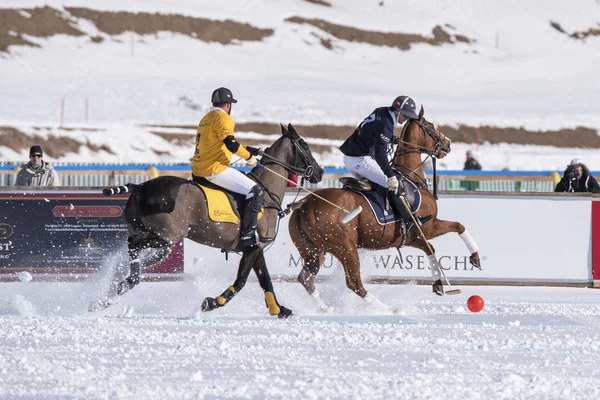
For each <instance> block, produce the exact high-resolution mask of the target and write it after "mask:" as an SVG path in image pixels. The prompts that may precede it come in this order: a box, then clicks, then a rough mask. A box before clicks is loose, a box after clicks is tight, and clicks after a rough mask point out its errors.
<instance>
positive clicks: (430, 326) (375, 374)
mask: <svg viewBox="0 0 600 400" xmlns="http://www.w3.org/2000/svg"><path fill="white" fill-rule="evenodd" d="M233 273H234V271H231V275H232V278H233ZM226 285H227V280H221V281H218V282H217V281H216V280H214V279H207V278H206V277H202V278H201V277H198V278H197V279H196V281H193V282H192V281H189V282H172V283H143V284H141V285H140V286H139V287H138V288H136V289H134V291H133V292H132V293H129V294H128V295H126V296H124V297H123V298H122V300H121V302H120V303H119V304H117V305H115V306H113V307H112V308H110V309H108V310H105V311H104V312H103V313H102V314H89V313H88V312H87V311H86V308H87V303H88V301H89V300H90V299H92V298H93V297H94V296H95V294H96V293H97V291H98V289H97V287H98V284H97V283H36V282H35V280H34V281H33V282H30V283H4V284H1V285H0V336H1V337H2V341H1V344H0V398H1V399H263V398H269V399H284V398H285V399H328V398H335V399H367V398H368V399H383V398H385V399H434V398H448V399H593V398H600V387H599V386H598V382H597V377H596V375H597V374H596V373H595V369H596V367H597V365H598V356H599V355H600V326H599V324H600V302H599V301H598V299H599V296H600V292H599V291H597V290H594V289H584V288H537V287H528V288H515V287H468V286H465V287H462V289H463V294H461V295H457V296H445V297H443V298H439V297H436V296H434V295H433V294H432V293H431V288H430V286H417V285H402V286H394V285H368V286H367V288H368V290H370V291H372V292H373V293H374V294H375V295H377V296H378V297H379V298H380V299H382V300H384V301H386V302H387V303H388V304H389V305H392V306H394V307H397V308H398V309H399V313H398V314H394V315H392V314H382V313H380V312H376V311H374V310H371V309H369V308H368V307H367V306H366V304H365V303H364V302H363V301H362V300H361V299H359V298H357V297H356V296H354V295H352V294H350V293H349V292H348V291H347V290H346V289H345V288H344V287H343V278H342V276H337V277H336V278H335V279H334V280H332V281H330V282H329V283H327V284H321V288H322V296H323V298H324V299H325V300H327V301H329V302H330V303H331V304H333V305H334V306H335V311H334V312H333V313H332V314H330V315H320V314H318V313H317V312H316V309H315V307H314V306H313V304H312V300H311V299H310V298H309V297H308V296H307V295H306V294H305V293H303V289H302V288H301V287H300V285H299V284H292V283H278V284H276V291H277V295H278V297H279V301H280V303H281V304H283V305H285V306H288V307H290V308H292V309H293V311H294V313H295V316H294V317H293V318H291V319H289V320H278V319H277V318H274V317H270V316H268V314H267V310H266V308H265V307H264V302H263V296H262V293H261V290H260V288H259V287H258V284H257V283H256V282H254V281H251V282H248V285H247V286H246V288H245V289H244V290H243V291H242V292H241V293H240V294H239V295H238V296H237V297H235V298H234V299H233V300H232V302H231V303H230V304H229V305H228V306H227V307H226V308H223V309H220V310H216V311H215V312H212V313H208V314H206V313H199V312H197V310H196V308H197V307H198V306H199V304H200V302H201V301H202V299H203V298H204V297H205V296H214V295H217V294H219V293H220V292H221V291H222V290H223V289H225V287H226ZM472 294H479V295H481V296H482V297H483V298H484V299H485V301H486V306H485V308H484V310H483V311H482V312H480V313H477V314H474V313H471V312H469V311H468V309H467V308H466V299H467V298H468V297H469V296H470V295H472Z"/></svg>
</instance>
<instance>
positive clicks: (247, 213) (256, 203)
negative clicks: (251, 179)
mask: <svg viewBox="0 0 600 400" xmlns="http://www.w3.org/2000/svg"><path fill="white" fill-rule="evenodd" d="M262 195H263V190H262V188H261V187H260V186H259V185H255V186H254V187H253V188H252V197H250V198H247V199H246V204H245V205H244V217H243V218H242V231H241V233H240V243H239V245H238V249H245V248H248V247H253V246H256V245H257V244H258V233H257V232H256V225H257V224H258V212H259V211H260V209H261V208H262Z"/></svg>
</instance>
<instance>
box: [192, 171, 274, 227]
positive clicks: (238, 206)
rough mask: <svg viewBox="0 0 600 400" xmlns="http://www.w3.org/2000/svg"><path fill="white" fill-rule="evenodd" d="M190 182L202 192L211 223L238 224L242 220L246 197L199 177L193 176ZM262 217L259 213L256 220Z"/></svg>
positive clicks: (261, 213)
mask: <svg viewBox="0 0 600 400" xmlns="http://www.w3.org/2000/svg"><path fill="white" fill-rule="evenodd" d="M192 182H193V183H194V184H195V185H197V186H198V187H199V188H200V189H202V191H203V192H204V196H205V197H206V203H207V208H208V217H209V218H210V219H211V221H215V222H230V223H233V224H238V225H239V224H240V221H241V219H242V218H244V205H245V203H246V196H244V195H243V194H239V193H235V192H232V191H230V190H227V189H224V188H222V187H221V186H219V185H215V184H214V183H212V182H210V181H209V180H208V179H205V178H202V177H199V176H195V177H194V180H193V181H192ZM262 215H263V211H261V212H259V213H258V219H260V218H261V217H262Z"/></svg>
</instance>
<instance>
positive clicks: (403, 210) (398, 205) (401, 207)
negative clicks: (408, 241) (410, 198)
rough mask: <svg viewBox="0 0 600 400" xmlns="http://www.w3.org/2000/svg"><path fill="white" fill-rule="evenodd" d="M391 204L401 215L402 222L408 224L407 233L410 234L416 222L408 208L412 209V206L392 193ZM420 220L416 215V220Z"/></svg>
mask: <svg viewBox="0 0 600 400" xmlns="http://www.w3.org/2000/svg"><path fill="white" fill-rule="evenodd" d="M390 202H391V203H392V207H393V208H394V209H396V211H398V212H399V213H400V216H401V217H402V220H403V221H404V223H405V224H406V228H407V229H406V230H407V232H410V231H411V229H412V228H413V225H414V222H413V220H412V218H411V216H410V213H409V212H410V211H409V210H408V209H407V206H408V207H409V208H410V206H409V205H408V204H407V203H406V202H405V201H403V199H401V198H400V197H399V196H397V195H396V194H394V193H390ZM403 203H404V204H403ZM418 218H419V217H418V216H417V215H415V219H416V220H417V221H418Z"/></svg>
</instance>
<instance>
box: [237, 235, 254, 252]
mask: <svg viewBox="0 0 600 400" xmlns="http://www.w3.org/2000/svg"><path fill="white" fill-rule="evenodd" d="M258 243H259V238H258V232H256V231H254V234H253V235H251V236H241V235H240V241H239V243H238V248H239V249H245V248H251V247H254V246H257V245H258Z"/></svg>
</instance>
